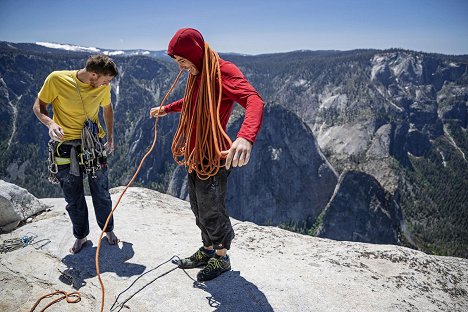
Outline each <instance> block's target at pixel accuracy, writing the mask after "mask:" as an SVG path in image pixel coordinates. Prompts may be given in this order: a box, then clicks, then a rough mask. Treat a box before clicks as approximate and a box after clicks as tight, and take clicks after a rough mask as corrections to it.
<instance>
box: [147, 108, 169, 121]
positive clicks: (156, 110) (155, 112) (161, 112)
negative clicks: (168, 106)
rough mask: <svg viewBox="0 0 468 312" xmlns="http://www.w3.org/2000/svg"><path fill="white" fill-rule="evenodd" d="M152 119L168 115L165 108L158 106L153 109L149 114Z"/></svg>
mask: <svg viewBox="0 0 468 312" xmlns="http://www.w3.org/2000/svg"><path fill="white" fill-rule="evenodd" d="M149 115H150V118H153V117H156V116H158V115H159V117H162V116H166V115H167V113H166V111H165V110H164V107H160V106H156V107H153V108H152V109H151V110H150V112H149Z"/></svg>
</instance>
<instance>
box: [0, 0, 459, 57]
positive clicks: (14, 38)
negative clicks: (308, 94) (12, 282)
mask: <svg viewBox="0 0 468 312" xmlns="http://www.w3.org/2000/svg"><path fill="white" fill-rule="evenodd" d="M181 27H193V28H197V29H198V30H200V31H201V32H202V34H203V35H204V37H205V40H206V41H207V42H209V43H210V45H211V46H212V47H213V48H214V49H215V50H217V51H219V52H238V53H247V54H261V53H272V52H285V51H293V50H301V49H307V50H351V49H357V48H377V49H385V48H404V49H411V50H417V51H426V52H438V53H445V54H468V0H440V1H434V0H393V1H390V0H389V1H383V0H373V1H371V0H362V1H358V0H348V1H345V0H343V1H332V0H328V1H326V0H322V1H318V0H309V1H305V0H304V1H302V0H298V1H294V0H282V1H279V0H265V1H256V0H250V1H244V0H231V1H222V0H218V1H208V0H206V1H205V0H198V1H183V0H177V1H167V0H166V1H156V0H153V1H151V0H141V1H138V0H134V1H131V0H126V1H124V0H94V1H90V0H79V1H69V0H61V1H60V0H55V1H53V0H40V1H39V0H37V1H35V0H30V1H26V0H0V40H1V41H10V42H37V41H47V42H56V43H69V44H76V45H82V46H93V47H99V48H108V49H136V48H141V49H149V50H165V49H166V48H167V43H168V42H169V40H170V38H171V37H172V35H173V34H174V33H175V32H176V30H177V29H179V28H181Z"/></svg>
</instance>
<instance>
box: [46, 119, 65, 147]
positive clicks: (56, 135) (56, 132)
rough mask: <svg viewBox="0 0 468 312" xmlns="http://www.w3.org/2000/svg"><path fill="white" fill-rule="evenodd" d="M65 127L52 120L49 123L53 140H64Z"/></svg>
mask: <svg viewBox="0 0 468 312" xmlns="http://www.w3.org/2000/svg"><path fill="white" fill-rule="evenodd" d="M63 135H64V133H63V129H62V127H60V126H59V125H57V124H56V123H55V122H52V123H51V124H50V125H49V136H50V138H51V139H52V140H54V141H59V142H61V141H63Z"/></svg>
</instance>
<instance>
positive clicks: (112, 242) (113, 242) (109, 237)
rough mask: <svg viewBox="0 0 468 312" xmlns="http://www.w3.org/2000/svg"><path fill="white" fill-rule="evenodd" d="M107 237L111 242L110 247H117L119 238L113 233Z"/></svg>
mask: <svg viewBox="0 0 468 312" xmlns="http://www.w3.org/2000/svg"><path fill="white" fill-rule="evenodd" d="M106 236H107V241H108V242H109V245H115V244H117V243H118V242H119V239H118V238H117V236H115V234H114V232H113V231H111V232H106Z"/></svg>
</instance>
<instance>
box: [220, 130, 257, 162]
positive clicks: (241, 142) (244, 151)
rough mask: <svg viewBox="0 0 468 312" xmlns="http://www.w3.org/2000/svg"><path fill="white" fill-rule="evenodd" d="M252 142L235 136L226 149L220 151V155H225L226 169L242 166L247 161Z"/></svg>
mask: <svg viewBox="0 0 468 312" xmlns="http://www.w3.org/2000/svg"><path fill="white" fill-rule="evenodd" d="M251 150H252V143H250V141H248V140H246V139H244V138H240V137H239V138H237V139H236V140H235V141H234V142H233V143H232V145H231V148H230V149H229V150H227V151H222V152H221V156H223V157H226V169H228V170H229V168H231V165H232V166H233V167H242V166H245V165H247V164H248V163H249V159H250V151H251Z"/></svg>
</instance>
